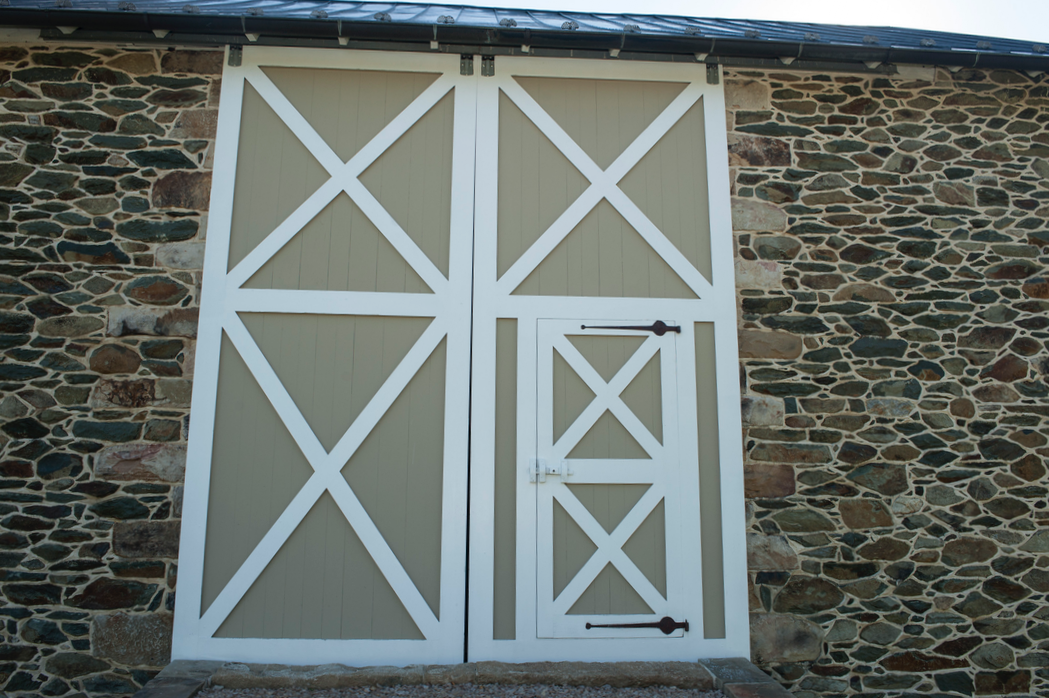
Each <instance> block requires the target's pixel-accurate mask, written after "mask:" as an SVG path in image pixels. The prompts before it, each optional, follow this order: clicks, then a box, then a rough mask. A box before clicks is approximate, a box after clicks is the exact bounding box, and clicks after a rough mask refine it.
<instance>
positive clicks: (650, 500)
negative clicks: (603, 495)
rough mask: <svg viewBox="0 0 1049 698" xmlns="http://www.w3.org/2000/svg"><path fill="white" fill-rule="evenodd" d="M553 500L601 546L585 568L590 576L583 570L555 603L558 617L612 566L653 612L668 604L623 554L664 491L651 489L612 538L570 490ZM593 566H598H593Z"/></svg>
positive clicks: (563, 490) (558, 491)
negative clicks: (607, 566)
mask: <svg viewBox="0 0 1049 698" xmlns="http://www.w3.org/2000/svg"><path fill="white" fill-rule="evenodd" d="M553 496H554V497H555V498H556V499H557V501H558V502H559V503H560V504H561V506H562V507H564V509H565V513H567V514H568V515H569V516H570V517H572V519H573V520H574V521H575V522H576V524H577V525H578V526H579V527H580V528H581V529H582V530H583V533H585V534H586V535H587V536H588V537H589V538H590V539H591V540H592V541H593V542H594V545H596V546H597V551H596V552H595V553H594V555H593V556H592V557H591V558H590V560H588V562H587V565H584V569H586V571H587V572H588V575H587V576H584V575H583V574H582V573H583V571H584V570H580V572H579V573H577V574H576V577H575V578H574V579H572V581H571V582H569V583H568V585H567V586H565V588H564V590H563V591H562V592H561V594H560V595H558V597H557V599H556V600H555V601H554V613H555V615H559V616H560V615H564V614H565V613H567V612H568V611H569V609H571V607H572V605H573V604H575V602H576V601H578V600H579V597H580V596H582V594H583V592H585V591H586V589H587V588H588V587H589V586H590V585H591V584H592V583H593V581H594V579H595V578H596V577H597V575H598V574H600V572H601V570H603V569H604V567H605V564H608V563H612V565H613V566H615V567H616V569H618V570H619V572H620V574H623V577H624V579H626V580H627V583H629V584H630V586H631V587H633V589H634V591H636V592H637V593H638V595H639V596H641V598H642V600H644V602H645V603H646V604H648V606H649V607H650V608H652V609H653V611H655V610H656V609H658V608H660V607H661V606H662V605H664V604H665V603H666V600H665V599H664V598H663V596H662V595H661V594H660V593H659V591H658V590H657V589H656V588H655V587H654V586H652V583H651V582H650V581H648V577H646V576H645V575H644V573H642V572H641V570H639V569H637V565H635V564H634V562H633V561H632V560H631V559H630V558H629V557H627V555H626V553H624V552H623V550H622V547H623V545H624V544H626V542H627V541H628V540H630V536H632V535H634V533H635V532H636V531H637V528H638V527H639V526H640V525H641V524H642V523H643V522H644V521H645V519H646V518H647V517H648V516H649V514H651V513H652V510H653V509H655V507H656V505H657V504H659V502H660V501H662V499H663V492H662V488H661V487H658V486H656V485H653V486H652V487H650V488H649V489H648V491H646V492H645V494H644V495H643V496H642V497H641V499H639V500H638V502H637V504H635V505H634V507H633V508H632V509H631V510H630V512H629V513H628V514H627V516H626V517H624V518H623V520H622V521H621V522H620V523H619V525H618V526H616V528H615V530H614V531H612V533H611V534H608V533H606V532H605V529H604V528H603V527H602V526H601V524H599V523H598V522H597V520H596V519H594V517H593V515H592V514H591V513H590V511H589V510H588V509H587V508H586V507H584V506H583V505H582V504H581V503H580V502H579V500H578V499H577V498H576V497H575V496H574V495H573V494H572V493H571V491H570V490H569V489H568V488H567V487H558V488H556V489H554V490H553ZM590 563H594V564H593V565H591V564H590ZM593 567H597V571H596V572H594V571H593ZM590 572H593V576H589V573H590ZM580 587H581V588H580Z"/></svg>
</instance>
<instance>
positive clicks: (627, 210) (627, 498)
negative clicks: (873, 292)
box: [469, 57, 749, 661]
mask: <svg viewBox="0 0 1049 698" xmlns="http://www.w3.org/2000/svg"><path fill="white" fill-rule="evenodd" d="M495 65H496V69H495V75H494V76H493V77H488V78H484V79H482V80H481V81H480V82H479V83H478V117H479V118H478V132H477V143H478V150H477V152H478V159H477V172H476V176H477V184H476V194H477V196H476V221H475V226H476V232H475V248H474V249H475V268H474V296H473V298H474V300H473V303H474V325H473V365H472V372H473V381H472V386H473V388H472V390H473V393H472V409H473V415H474V417H473V423H472V425H471V430H472V431H471V453H472V456H471V464H472V467H471V483H472V486H471V497H472V501H471V519H470V520H471V537H470V546H471V568H470V635H469V643H470V647H469V654H470V657H471V659H476V660H484V659H492V660H504V661H542V660H552V659H556V660H591V661H612V660H640V659H653V660H667V659H681V660H686V661H687V660H694V659H695V658H696V657H700V656H706V657H717V656H722V657H725V656H744V655H746V654H747V652H749V637H748V631H747V627H748V625H747V612H748V608H747V598H746V588H747V583H746V560H745V555H743V553H742V551H743V550H745V542H744V540H743V531H744V518H743V487H742V484H743V483H742V448H741V446H742V444H741V443H740V439H739V424H740V422H739V392H738V381H737V377H736V373H737V369H736V367H735V366H734V359H735V357H736V356H737V350H736V327H735V322H736V317H735V287H734V279H733V275H732V272H731V269H732V231H731V219H730V207H729V195H728V194H729V192H728V181H729V173H728V168H727V162H728V155H727V152H726V142H725V130H724V125H725V120H724V95H723V92H722V90H723V88H722V86H721V84H720V82H719V81H710V82H708V71H707V70H706V67H705V66H702V65H686V64H658V65H656V64H646V63H644V62H642V61H590V60H576V59H573V60H563V59H561V60H558V59H545V58H534V57H520V58H517V57H514V58H509V57H507V58H504V57H498V58H497V59H496V61H495ZM657 319H662V320H663V321H665V322H666V323H668V324H671V325H673V326H675V327H677V328H678V330H679V331H675V332H671V333H663V334H656V333H652V332H647V331H642V330H637V329H634V330H624V329H608V330H593V331H591V330H582V329H581V326H582V325H610V326H615V327H622V326H649V325H650V324H651V323H653V322H654V321H655V320H657ZM511 427H516V428H515V429H512V428H511ZM511 522H512V523H513V525H511ZM664 618H670V619H671V620H672V621H675V624H673V627H668V626H667V625H665V624H664V626H663V627H668V632H663V629H662V628H660V627H651V626H652V625H653V624H654V623H657V622H659V621H662V619H664ZM684 621H688V629H687V630H686V629H685V627H684V625H683V623H684ZM612 626H618V627H612ZM624 626H625V627H624Z"/></svg>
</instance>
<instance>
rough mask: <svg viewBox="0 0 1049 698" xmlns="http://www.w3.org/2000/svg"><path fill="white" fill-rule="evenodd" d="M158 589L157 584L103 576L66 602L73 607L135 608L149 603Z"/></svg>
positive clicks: (93, 608)
mask: <svg viewBox="0 0 1049 698" xmlns="http://www.w3.org/2000/svg"><path fill="white" fill-rule="evenodd" d="M156 590H157V585H156V584H144V583H142V582H136V581H132V580H129V579H127V580H116V579H108V578H105V577H103V578H101V579H96V580H95V581H93V582H91V583H90V584H88V585H87V586H86V587H84V590H83V591H82V592H80V593H79V594H76V595H73V596H70V597H68V598H67V599H66V603H67V604H69V605H70V606H72V607H73V608H86V609H91V610H106V609H116V608H133V607H136V606H145V605H146V604H148V603H149V601H150V599H152V598H153V594H154V593H155V592H156Z"/></svg>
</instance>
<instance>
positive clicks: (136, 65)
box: [106, 52, 157, 75]
mask: <svg viewBox="0 0 1049 698" xmlns="http://www.w3.org/2000/svg"><path fill="white" fill-rule="evenodd" d="M106 65H108V66H109V67H110V68H115V69H117V70H123V71H124V72H125V73H131V74H132V75H149V74H150V73H155V72H156V71H157V61H156V59H155V58H153V54H152V53H145V52H142V53H125V54H123V55H120V56H117V57H116V58H114V59H112V60H110V61H107V62H106Z"/></svg>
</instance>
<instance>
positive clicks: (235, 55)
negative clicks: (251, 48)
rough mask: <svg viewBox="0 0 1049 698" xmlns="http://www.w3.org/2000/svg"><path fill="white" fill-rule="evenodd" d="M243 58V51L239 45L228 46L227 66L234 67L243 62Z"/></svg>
mask: <svg viewBox="0 0 1049 698" xmlns="http://www.w3.org/2000/svg"><path fill="white" fill-rule="evenodd" d="M243 60H244V51H243V50H242V49H241V48H240V46H230V47H229V61H228V63H229V66H230V67H231V68H236V67H238V66H239V65H240V64H241V63H242V62H243Z"/></svg>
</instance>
